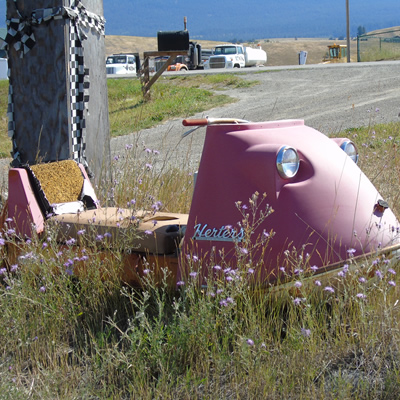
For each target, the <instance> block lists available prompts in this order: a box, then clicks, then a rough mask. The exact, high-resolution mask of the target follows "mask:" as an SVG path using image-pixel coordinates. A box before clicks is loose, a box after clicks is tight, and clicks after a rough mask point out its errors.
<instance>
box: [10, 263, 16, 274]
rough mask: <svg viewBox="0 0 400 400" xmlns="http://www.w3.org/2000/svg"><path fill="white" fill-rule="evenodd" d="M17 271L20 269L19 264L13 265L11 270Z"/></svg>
mask: <svg viewBox="0 0 400 400" xmlns="http://www.w3.org/2000/svg"><path fill="white" fill-rule="evenodd" d="M17 269H18V265H17V264H13V265H11V268H10V270H11V272H16V271H17Z"/></svg>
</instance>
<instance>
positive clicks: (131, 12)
mask: <svg viewBox="0 0 400 400" xmlns="http://www.w3.org/2000/svg"><path fill="white" fill-rule="evenodd" d="M24 1H33V2H34V1H36V0H18V2H20V3H21V2H24ZM83 1H84V2H85V1H89V2H90V1H101V0H83ZM61 2H62V0H54V4H59V3H61ZM50 4H51V3H50ZM103 4H104V16H105V18H106V20H107V23H106V34H107V35H128V36H147V37H155V36H157V32H158V31H168V30H181V29H183V17H184V16H187V18H188V30H189V32H190V37H191V38H193V39H209V40H229V39H232V38H234V37H235V38H237V39H243V40H248V39H252V38H269V37H271V38H273V37H331V36H336V37H337V36H342V35H345V34H346V0H280V1H276V0H246V1H244V0H229V1H225V0H220V1H217V2H216V1H214V0H202V1H201V2H199V1H194V0H169V1H165V0H147V1H143V0H117V1H116V0H103ZM349 4H350V27H351V33H350V35H351V36H355V35H356V33H357V27H358V26H360V25H361V26H365V28H366V31H367V32H369V31H372V30H376V29H382V28H387V27H392V26H399V25H400V0H381V1H379V2H378V1H376V0H349ZM5 12H6V0H0V15H3V16H4V17H3V18H0V27H5V26H6V24H5Z"/></svg>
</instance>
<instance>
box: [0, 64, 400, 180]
mask: <svg viewBox="0 0 400 400" xmlns="http://www.w3.org/2000/svg"><path fill="white" fill-rule="evenodd" d="M399 71H400V61H386V62H374V63H352V64H328V65H323V64H315V65H305V66H301V67H299V66H289V67H262V68H249V69H246V70H235V71H234V72H235V73H240V74H241V76H242V77H243V79H250V80H258V81H259V82H260V84H259V85H256V86H253V87H252V88H244V89H229V90H226V91H224V93H225V94H227V95H229V96H232V97H236V98H237V99H238V101H237V102H236V103H234V104H230V105H226V106H224V107H219V108H215V109H212V110H209V111H208V112H205V113H203V114H196V115H191V116H189V115H188V117H201V116H204V115H208V116H210V117H214V118H220V117H235V118H242V119H247V120H250V121H254V122H259V121H266V120H278V119H304V120H305V123H306V125H309V126H311V127H313V128H316V129H318V130H320V131H321V132H323V133H325V134H327V135H329V134H331V133H334V132H339V131H341V130H344V129H347V128H352V127H359V126H367V125H368V124H371V123H372V124H374V123H387V122H391V121H396V122H397V121H399V122H400V118H399V112H400V74H399ZM260 72H263V73H260ZM192 73H196V71H190V72H187V73H186V74H192ZM199 73H210V72H208V71H201V72H199ZM211 73H212V72H211ZM170 74H176V73H170ZM186 130H187V129H186V128H184V127H183V126H182V120H181V119H175V120H171V121H168V122H167V123H165V124H162V125H159V126H157V127H155V128H152V129H146V130H143V131H140V132H135V133H132V134H130V135H127V136H122V137H119V138H113V139H112V140H111V151H112V155H113V156H114V155H117V154H120V153H122V152H123V151H124V149H125V146H126V145H128V144H132V143H142V142H143V143H144V145H145V146H146V147H149V148H151V149H157V150H159V151H160V152H161V158H162V160H163V161H167V162H169V163H171V164H173V165H177V166H179V165H182V164H183V163H185V164H186V163H188V162H192V163H193V164H194V165H195V164H197V162H198V161H199V159H200V155H201V151H202V148H203V143H204V135H205V128H200V129H198V130H197V131H195V132H194V133H193V134H191V135H190V136H188V137H186V138H185V139H181V135H182V134H183V133H184V132H185V131H186ZM8 163H9V160H2V161H0V175H1V177H5V176H6V174H3V173H2V172H3V171H6V170H7V166H8ZM3 179H4V178H3ZM0 183H1V182H0Z"/></svg>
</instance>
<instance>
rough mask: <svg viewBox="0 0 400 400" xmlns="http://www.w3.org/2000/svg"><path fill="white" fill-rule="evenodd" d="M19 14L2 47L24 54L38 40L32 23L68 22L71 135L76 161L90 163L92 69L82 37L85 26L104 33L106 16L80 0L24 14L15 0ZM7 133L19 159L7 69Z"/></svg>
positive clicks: (10, 85)
mask: <svg viewBox="0 0 400 400" xmlns="http://www.w3.org/2000/svg"><path fill="white" fill-rule="evenodd" d="M14 5H15V12H16V17H14V18H11V19H10V20H7V36H6V38H5V40H4V45H3V48H5V49H6V50H8V48H9V46H10V45H13V46H14V48H15V50H17V51H19V52H20V57H21V58H22V57H24V56H25V55H26V54H27V53H28V52H29V51H30V50H31V49H32V48H33V47H34V46H35V44H36V40H35V35H34V33H33V29H32V28H33V27H34V26H37V25H40V24H41V23H43V22H48V21H50V20H53V19H54V20H56V19H66V20H67V21H68V23H69V28H70V29H69V31H70V37H69V40H70V43H69V48H70V51H69V66H70V76H69V83H70V102H71V115H70V118H71V136H72V157H73V159H74V160H75V161H77V162H81V163H83V164H84V165H86V166H87V163H86V159H85V115H86V114H87V112H88V107H87V105H88V102H89V85H90V83H89V70H88V69H87V68H85V65H84V54H83V45H82V41H83V40H85V39H86V38H87V36H86V34H85V31H84V29H86V30H94V31H95V32H97V34H99V35H104V26H105V19H104V18H103V17H101V16H98V15H96V14H93V13H91V12H89V11H87V10H86V8H85V7H84V6H83V4H82V2H81V1H80V0H71V2H70V6H69V7H52V8H45V9H37V10H34V11H33V12H32V14H31V16H30V17H29V18H28V17H23V16H22V15H21V13H20V11H19V9H18V5H17V0H14ZM8 77H9V81H10V82H9V96H8V110H7V115H8V121H9V123H8V135H9V137H11V138H12V143H13V157H14V160H16V161H18V160H19V152H18V148H17V144H16V141H15V139H14V137H15V120H14V112H15V110H14V102H13V87H12V74H11V71H10V70H9V71H8Z"/></svg>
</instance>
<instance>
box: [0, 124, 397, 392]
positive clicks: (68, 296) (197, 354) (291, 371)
mask: <svg viewBox="0 0 400 400" xmlns="http://www.w3.org/2000/svg"><path fill="white" fill-rule="evenodd" d="M344 135H345V136H347V137H350V138H351V139H353V140H354V141H355V142H356V143H357V145H358V147H359V149H360V153H361V157H360V164H361V167H362V169H363V170H364V171H365V172H366V173H367V175H368V176H369V177H370V179H371V180H372V181H373V182H374V184H375V185H376V186H377V187H378V189H379V190H380V191H381V193H382V194H383V195H384V197H385V198H386V199H387V200H388V201H389V203H390V204H391V206H392V207H393V209H394V210H395V211H396V212H397V214H398V212H399V210H398V206H397V203H398V198H399V190H398V188H399V171H400V169H399V159H398V154H397V147H398V145H399V125H398V124H391V125H384V126H373V125H371V126H370V127H367V128H362V129H357V130H352V131H348V132H345V133H344ZM162 151H163V149H149V148H147V147H146V146H145V145H143V144H141V143H140V144H138V143H133V144H132V146H127V148H126V149H125V151H124V152H123V153H121V154H120V156H119V157H116V158H115V159H114V160H113V166H112V168H113V176H114V181H113V182H112V184H111V185H107V186H106V187H104V188H101V189H102V190H100V193H102V198H101V202H102V203H103V204H106V203H113V204H116V205H118V206H121V207H130V208H132V209H133V210H139V209H143V208H146V209H148V208H153V209H165V207H166V205H168V206H167V208H168V210H170V211H180V212H187V211H188V207H189V205H190V199H191V194H192V175H193V172H194V168H195V166H189V167H187V168H185V167H182V168H180V169H179V170H177V169H175V168H169V167H168V166H167V165H164V167H163V168H154V165H155V163H156V161H157V158H158V157H160V156H162ZM159 152H161V154H159ZM143 155H144V157H143ZM262 200H263V199H262V196H258V197H257V196H256V197H254V198H253V199H251V201H249V199H238V201H242V202H244V203H246V204H249V205H253V206H254V207H253V209H252V212H251V213H250V214H252V217H254V218H248V219H246V218H247V217H246V215H243V221H242V223H243V226H245V228H246V230H247V231H248V232H251V230H252V229H253V228H254V226H253V225H254V224H257V223H259V222H260V218H261V219H264V218H268V209H265V204H264V202H263V201H262ZM261 211H263V214H261ZM56 233H57V227H56V226H50V227H48V230H47V232H46V234H45V235H43V236H42V237H33V238H32V239H31V240H29V241H22V240H21V238H18V237H16V235H15V232H14V231H12V230H9V229H8V228H7V227H6V226H5V227H4V230H3V232H2V234H1V235H2V236H1V238H0V252H1V255H2V259H3V260H6V261H5V262H3V264H2V267H1V269H0V307H1V313H0V398H2V399H3V398H4V399H27V398H31V399H39V398H40V399H55V398H57V399H71V398H88V399H92V398H93V399H97V398H101V399H103V398H113V399H114V398H115V399H131V398H135V399H161V398H162V399H188V398H190V399H211V398H213V399H214V398H219V399H231V398H241V399H262V398H268V399H274V398H276V399H281V398H292V399H297V398H298V399H302V398H307V399H308V398H321V399H337V398H340V399H346V398H348V399H352V398H358V399H371V398H387V399H395V398H398V397H399V396H400V361H399V360H400V357H399V356H400V353H399V343H400V331H399V323H398V321H399V307H400V304H399V291H398V284H399V279H398V273H399V271H398V268H397V267H398V263H397V260H396V259H395V260H394V261H389V260H387V259H386V258H383V257H379V258H378V257H377V258H376V259H373V260H370V261H364V262H363V263H362V264H361V263H358V262H356V261H355V260H354V259H350V261H349V263H348V265H347V266H344V267H343V268H341V269H340V270H338V271H337V274H336V276H334V278H333V279H332V282H331V284H330V285H329V286H328V285H326V284H323V283H321V282H320V281H319V279H318V278H317V277H314V278H312V279H311V280H310V279H309V280H305V279H304V272H303V271H302V265H303V264H302V263H303V262H304V260H303V259H302V258H300V257H297V259H296V258H295V259H294V262H296V263H297V267H298V276H297V279H296V280H295V281H293V282H292V283H290V284H289V286H287V287H286V288H287V290H281V291H267V290H254V286H253V285H252V283H254V279H255V278H254V268H253V265H252V263H251V262H250V258H249V257H250V255H251V251H252V249H253V247H254V243H252V242H251V240H250V236H251V235H245V246H244V248H246V249H248V253H243V252H241V253H238V254H240V258H241V262H240V263H239V265H238V266H237V268H233V269H232V268H230V266H229V263H228V261H226V262H222V263H221V264H220V265H214V264H213V263H212V262H210V261H209V260H199V259H198V258H197V256H196V255H195V254H191V255H188V258H187V260H188V263H189V266H190V269H189V274H188V276H186V277H184V278H183V279H182V281H181V282H179V285H178V288H177V289H176V290H175V288H172V289H171V288H170V287H168V285H167V284H166V281H167V276H168V273H169V272H168V270H165V283H164V284H161V285H156V282H155V276H154V268H155V266H154V265H151V264H149V265H147V267H146V273H145V274H144V277H143V278H142V279H143V281H142V284H143V287H142V288H141V289H140V290H139V289H135V288H131V287H128V286H126V285H122V284H121V282H120V280H119V279H118V274H119V271H120V269H121V268H122V258H123V251H124V249H123V248H122V247H120V248H115V247H113V248H108V247H107V239H106V238H102V239H101V240H102V241H103V242H102V243H101V246H102V248H106V249H108V256H107V257H104V256H103V255H104V252H100V251H98V246H99V244H98V243H92V242H90V239H87V242H86V244H85V246H84V247H83V248H82V247H81V248H80V250H79V251H78V250H77V247H76V246H75V245H74V243H73V242H70V243H66V244H64V245H63V246H61V245H60V244H59V243H57V241H56ZM83 235H84V233H83ZM83 239H84V238H83ZM256 245H257V246H268V245H269V242H268V237H267V236H266V237H265V238H261V239H260V241H259V242H257V244H256ZM13 248H14V249H15V248H18V249H19V257H18V258H15V259H13V258H12V255H13V253H12V249H13ZM237 251H238V252H240V249H239V248H238V249H237ZM7 260H8V262H7ZM78 265H79V266H81V265H84V266H85V271H86V272H85V274H82V275H81V276H80V277H79V278H78V277H76V276H75V274H74V271H75V268H76V267H77V266H78ZM159 267H162V266H159ZM203 269H207V270H208V280H207V286H206V287H204V286H201V285H199V279H200V276H201V271H202V270H203ZM105 270H106V271H107V276H108V279H107V280H104V279H102V273H101V271H103V272H104V271H105ZM372 270H373V271H377V272H374V276H370V275H371V274H369V271H372ZM160 286H161V287H160Z"/></svg>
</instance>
